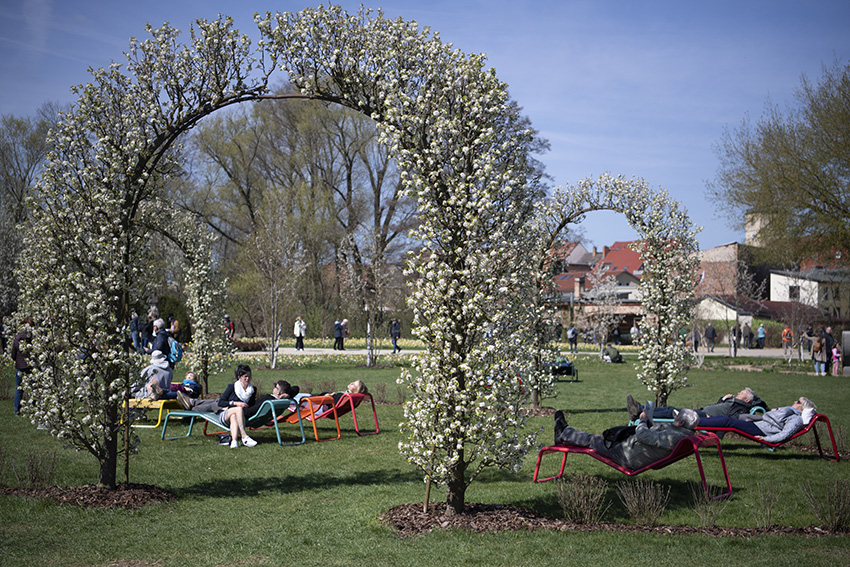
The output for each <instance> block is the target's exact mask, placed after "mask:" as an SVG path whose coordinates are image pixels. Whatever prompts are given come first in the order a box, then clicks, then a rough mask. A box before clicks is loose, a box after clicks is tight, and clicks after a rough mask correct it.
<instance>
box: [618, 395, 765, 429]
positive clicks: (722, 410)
mask: <svg viewBox="0 0 850 567" xmlns="http://www.w3.org/2000/svg"><path fill="white" fill-rule="evenodd" d="M755 407H760V408H762V409H763V410H765V411H769V410H770V406H768V405H767V404H766V403H765V402H764V400H762V399H761V398H760V397H759V396H758V394H756V393H755V392H753V391H752V390H751V389H750V388H744V389H743V390H741V391H740V392H738V393H737V394H735V395H732V394H726V395H725V396H723V397H722V398H720V399H719V400H717V402H716V403H713V404H710V405H707V406H703V407H701V408H699V409H698V410H695V411H696V412H697V415H698V416H700V417H709V416H713V417H718V416H723V417H731V418H734V419H738V418H739V417H741V415H744V414H747V415H749V413H750V411H752V409H753V408H755ZM626 409H627V410H628V412H629V419H630V420H632V421H635V420H637V418H638V416H639V415H640V413H641V412H642V411H644V408H643V406H641V405H640V404H639V403H637V402H636V401H635V399H634V398H633V397H632V396H631V394H629V395H628V396H626ZM679 409H680V408H676V407H673V406H664V407H660V408H654V409H653V411H652V415H651V416H649V417H650V418H652V419H673V412H674V411H678V410H679Z"/></svg>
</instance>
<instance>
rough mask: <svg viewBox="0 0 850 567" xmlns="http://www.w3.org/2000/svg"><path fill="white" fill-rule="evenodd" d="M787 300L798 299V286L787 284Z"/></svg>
mask: <svg viewBox="0 0 850 567" xmlns="http://www.w3.org/2000/svg"><path fill="white" fill-rule="evenodd" d="M788 301H800V286H798V285H789V286H788Z"/></svg>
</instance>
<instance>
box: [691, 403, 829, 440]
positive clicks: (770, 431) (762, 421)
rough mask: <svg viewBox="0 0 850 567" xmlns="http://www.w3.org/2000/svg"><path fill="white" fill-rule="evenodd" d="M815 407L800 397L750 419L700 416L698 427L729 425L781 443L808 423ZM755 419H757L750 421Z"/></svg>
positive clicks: (762, 438)
mask: <svg viewBox="0 0 850 567" xmlns="http://www.w3.org/2000/svg"><path fill="white" fill-rule="evenodd" d="M816 411H817V408H816V407H815V404H813V403H812V401H811V400H810V399H808V398H803V397H801V398H800V399H798V400H797V401H796V402H794V403H793V404H791V405H790V406H785V407H782V408H777V409H775V410H772V411H769V412H767V413H766V414H764V415H763V416H748V417H749V418H750V419H748V420H746V421H745V420H743V419H733V418H730V417H723V416H718V417H702V418H700V420H699V426H698V427H731V428H733V429H735V430H737V431H741V432H743V433H746V434H747V435H750V436H751V437H755V438H756V439H758V440H759V441H765V442H767V443H782V442H783V441H785V440H786V439H788V438H789V437H791V436H792V435H794V434H795V433H797V432H798V431H800V430H801V429H803V427H805V426H806V425H808V424H809V422H810V421H811V420H812V417H814V415H815V412H816ZM752 419H756V420H757V421H751V420H752Z"/></svg>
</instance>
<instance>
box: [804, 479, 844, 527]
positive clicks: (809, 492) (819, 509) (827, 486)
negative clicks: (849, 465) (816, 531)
mask: <svg viewBox="0 0 850 567" xmlns="http://www.w3.org/2000/svg"><path fill="white" fill-rule="evenodd" d="M800 490H801V491H802V492H803V497H804V498H805V500H806V502H808V503H809V506H811V508H812V512H813V513H814V515H815V517H816V518H817V519H818V522H820V524H821V527H823V528H824V529H826V530H829V531H831V532H846V531H848V530H850V480H847V479H832V480H827V481H825V482H824V494H823V496H821V495H819V494H815V488H814V483H812V482H806V483H803V482H801V483H800Z"/></svg>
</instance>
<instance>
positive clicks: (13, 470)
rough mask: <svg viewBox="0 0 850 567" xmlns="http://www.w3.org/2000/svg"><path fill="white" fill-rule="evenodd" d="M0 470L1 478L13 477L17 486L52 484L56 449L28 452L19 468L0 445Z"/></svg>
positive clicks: (30, 487)
mask: <svg viewBox="0 0 850 567" xmlns="http://www.w3.org/2000/svg"><path fill="white" fill-rule="evenodd" d="M0 471H2V478H3V479H11V478H14V479H15V480H16V481H17V484H18V487H19V488H24V489H41V488H46V487H48V486H52V485H53V484H54V482H55V479H56V451H52V452H50V453H28V454H27V458H26V460H25V461H24V467H23V470H19V468H18V467H17V466H15V463H14V462H13V461H12V459H10V458H9V454H8V452H7V451H6V450H5V449H3V448H2V447H0Z"/></svg>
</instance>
